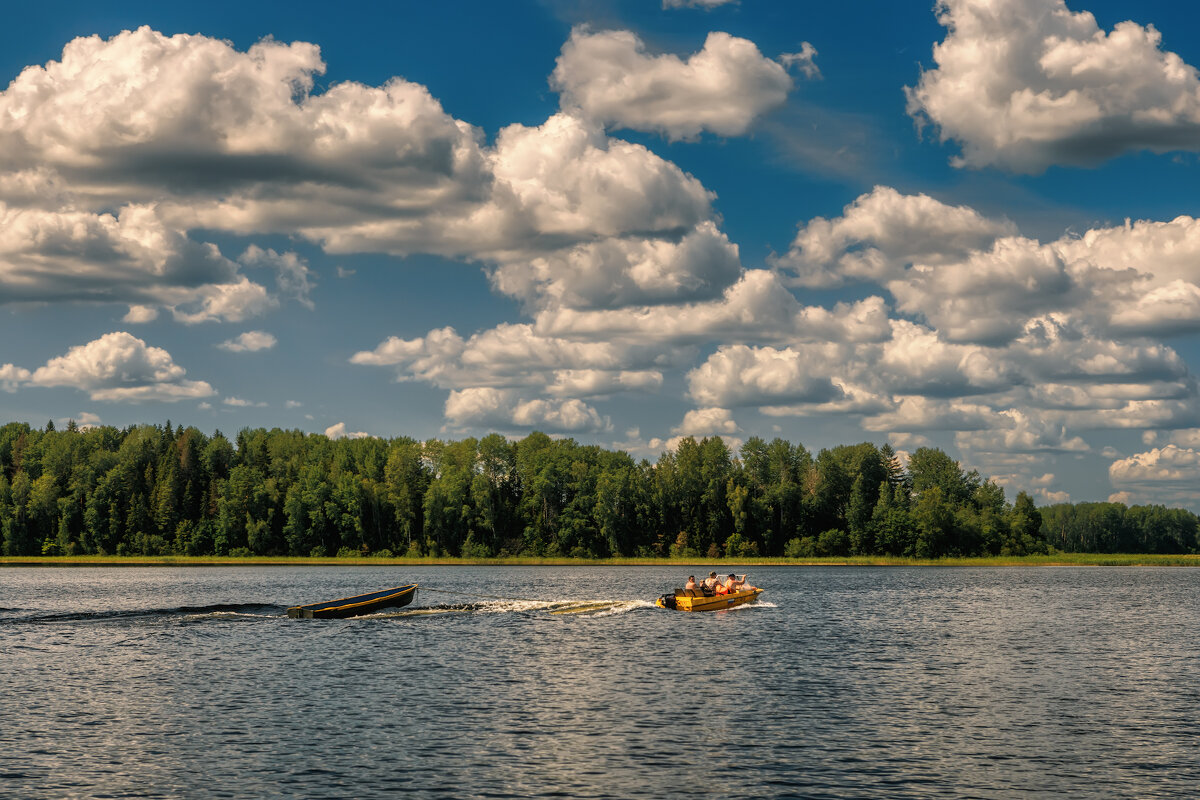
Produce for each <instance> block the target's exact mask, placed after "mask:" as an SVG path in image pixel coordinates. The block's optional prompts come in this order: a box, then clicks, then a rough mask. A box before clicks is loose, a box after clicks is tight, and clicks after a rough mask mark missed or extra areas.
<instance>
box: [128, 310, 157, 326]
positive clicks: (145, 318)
mask: <svg viewBox="0 0 1200 800" xmlns="http://www.w3.org/2000/svg"><path fill="white" fill-rule="evenodd" d="M156 319H158V309H157V308H152V307H151V306H141V305H133V306H130V307H129V311H128V312H127V313H126V314H125V316H123V317H121V321H122V322H128V323H130V324H132V325H139V324H141V323H144V322H153V321H154V320H156Z"/></svg>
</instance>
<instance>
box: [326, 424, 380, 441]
mask: <svg viewBox="0 0 1200 800" xmlns="http://www.w3.org/2000/svg"><path fill="white" fill-rule="evenodd" d="M325 436H326V437H328V438H330V439H366V438H369V437H370V436H371V434H369V433H364V432H363V431H347V430H346V423H344V422H338V423H336V424H334V425H330V426H329V427H328V428H326V429H325Z"/></svg>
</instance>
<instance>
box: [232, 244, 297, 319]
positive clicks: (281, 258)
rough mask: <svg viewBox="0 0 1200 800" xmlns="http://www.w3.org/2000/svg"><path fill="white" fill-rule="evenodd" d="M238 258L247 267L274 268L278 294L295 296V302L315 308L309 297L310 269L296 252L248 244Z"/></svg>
mask: <svg viewBox="0 0 1200 800" xmlns="http://www.w3.org/2000/svg"><path fill="white" fill-rule="evenodd" d="M239 260H240V261H241V262H242V263H243V264H245V265H246V266H248V267H269V268H271V269H273V270H275V273H276V275H275V283H276V285H277V286H278V287H279V293H280V294H283V295H286V296H288V297H293V298H295V300H296V302H298V303H300V305H302V306H305V307H306V308H310V309H311V308H315V306H314V304H313V301H312V299H311V298H310V297H309V294H311V292H312V289H313V285H312V274H313V273H312V270H310V269H309V268H308V263H307V262H306V261H305V260H304V259H303V258H301V257H300V256H299V255H297V254H296V253H291V252H288V253H276V252H275V251H274V250H271V249H266V250H264V249H262V248H261V247H259V246H258V245H250V246H249V247H248V248H246V252H244V253H242V257H241V259H239Z"/></svg>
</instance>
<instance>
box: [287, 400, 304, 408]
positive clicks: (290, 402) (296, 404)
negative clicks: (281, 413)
mask: <svg viewBox="0 0 1200 800" xmlns="http://www.w3.org/2000/svg"><path fill="white" fill-rule="evenodd" d="M303 405H304V403H301V402H300V401H298V400H288V401H286V402H285V403H284V404H283V407H284V408H286V409H289V410H290V409H293V408H301V407H302V406H303Z"/></svg>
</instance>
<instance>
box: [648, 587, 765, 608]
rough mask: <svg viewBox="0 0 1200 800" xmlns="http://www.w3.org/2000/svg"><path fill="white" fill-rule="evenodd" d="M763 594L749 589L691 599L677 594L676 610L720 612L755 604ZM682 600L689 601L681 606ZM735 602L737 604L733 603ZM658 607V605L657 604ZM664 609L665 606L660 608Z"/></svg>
mask: <svg viewBox="0 0 1200 800" xmlns="http://www.w3.org/2000/svg"><path fill="white" fill-rule="evenodd" d="M762 593H763V590H762V589H759V588H754V589H748V590H746V591H744V592H732V593H730V594H714V595H701V596H699V597H689V596H687V595H684V594H679V593H676V594H675V602H676V604H677V605H676V606H675V610H676V611H720V610H721V609H724V608H733V607H734V606H740V605H743V604H745V603H750V602H753V601H754V600H757V599H758V596H759V595H761V594H762ZM680 600H685V601H687V602H686V603H684V604H679V601H680ZM731 601H735V602H731ZM656 605H657V603H656ZM659 607H660V608H662V607H663V606H659Z"/></svg>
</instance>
